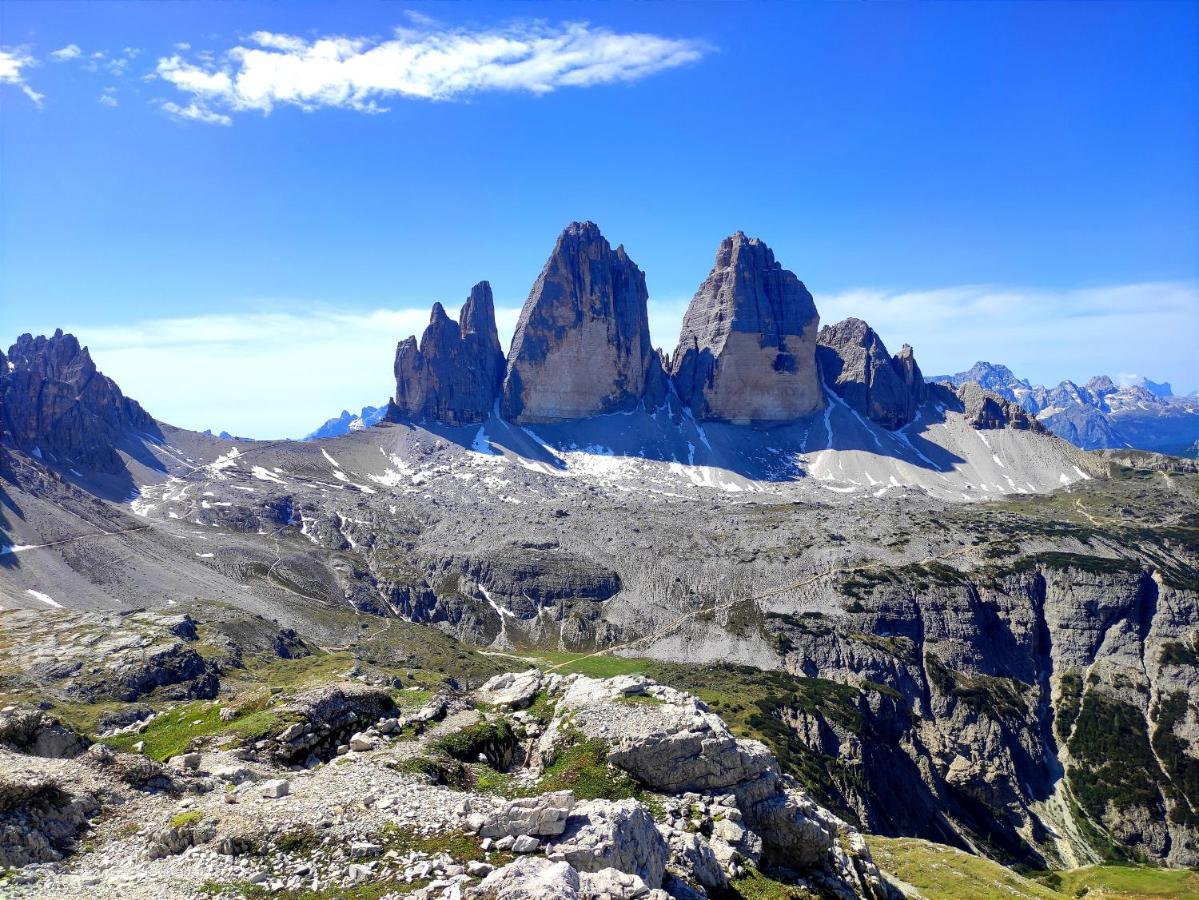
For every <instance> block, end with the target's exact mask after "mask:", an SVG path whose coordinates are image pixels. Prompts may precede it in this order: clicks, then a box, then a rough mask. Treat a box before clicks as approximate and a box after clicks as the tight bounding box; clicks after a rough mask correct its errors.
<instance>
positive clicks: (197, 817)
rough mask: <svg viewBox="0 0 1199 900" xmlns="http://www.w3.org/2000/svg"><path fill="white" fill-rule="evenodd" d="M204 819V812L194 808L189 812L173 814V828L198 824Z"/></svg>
mask: <svg viewBox="0 0 1199 900" xmlns="http://www.w3.org/2000/svg"><path fill="white" fill-rule="evenodd" d="M203 819H204V813H202V812H200V811H199V810H198V809H193V810H191V811H189V812H181V813H179V814H178V815H174V816H171V827H172V828H186V827H187V826H188V825H198V824H199V823H200V822H201V821H202V820H203Z"/></svg>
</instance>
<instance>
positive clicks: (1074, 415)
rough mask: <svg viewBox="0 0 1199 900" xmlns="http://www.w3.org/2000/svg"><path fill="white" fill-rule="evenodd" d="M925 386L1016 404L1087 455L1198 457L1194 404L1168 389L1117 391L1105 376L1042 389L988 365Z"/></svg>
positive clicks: (1146, 386) (1139, 385)
mask: <svg viewBox="0 0 1199 900" xmlns="http://www.w3.org/2000/svg"><path fill="white" fill-rule="evenodd" d="M930 380H932V381H943V382H949V383H951V384H953V385H954V386H956V387H961V386H962V385H964V384H968V383H971V382H973V383H975V384H978V385H979V386H980V387H982V388H984V389H985V390H987V391H990V392H991V393H993V394H996V395H998V396H999V397H1002V398H1004V399H1006V400H1009V401H1011V402H1013V403H1016V404H1018V405H1019V406H1020V407H1021V408H1022V409H1024V410H1025V411H1026V412H1028V413H1029V414H1030V415H1034V416H1036V417H1037V419H1038V420H1039V421H1040V422H1041V423H1042V424H1043V425H1044V426H1045V427H1046V428H1048V429H1049V430H1050V431H1052V432H1053V433H1054V434H1056V435H1057V436H1058V437H1060V438H1062V439H1064V440H1067V441H1069V442H1070V443H1072V444H1075V445H1077V446H1079V447H1082V448H1084V449H1087V450H1095V449H1101V448H1137V449H1141V450H1151V451H1157V452H1160V453H1171V454H1182V455H1187V456H1192V457H1193V456H1195V455H1196V454H1197V453H1199V398H1196V397H1195V396H1194V395H1192V396H1190V397H1176V396H1174V395H1173V393H1172V392H1171V389H1170V385H1169V384H1158V383H1156V382H1153V381H1149V380H1148V379H1145V378H1140V379H1134V380H1132V381H1131V382H1127V383H1124V384H1122V385H1117V384H1116V383H1115V382H1114V381H1112V379H1111V378H1109V377H1108V376H1106V375H1097V376H1095V377H1094V378H1091V379H1089V380H1088V381H1087V382H1086V383H1085V384H1076V383H1075V382H1073V381H1068V380H1067V381H1062V382H1060V383H1059V384H1058V385H1057V386H1056V387H1047V386H1045V385H1040V384H1032V383H1031V382H1030V381H1028V379H1024V378H1018V377H1017V376H1016V375H1015V373H1013V372H1012V370H1011V369H1009V368H1008V367H1007V366H1003V365H996V364H993V363H988V362H978V363H975V364H974V365H973V366H972V367H971V368H970V369H968V370H966V371H965V372H958V373H957V374H956V375H938V376H937V377H936V378H934V379H930Z"/></svg>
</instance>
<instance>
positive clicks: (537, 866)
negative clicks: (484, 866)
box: [469, 856, 579, 900]
mask: <svg viewBox="0 0 1199 900" xmlns="http://www.w3.org/2000/svg"><path fill="white" fill-rule="evenodd" d="M469 896H471V897H476V898H487V900H578V898H579V873H578V871H576V870H575V869H574V867H572V866H571V865H570V864H569V863H566V862H551V861H550V860H548V859H545V858H544V857H540V856H523V857H521V858H520V859H517V860H516V861H515V862H511V863H509V864H508V865H506V866H504V867H503V868H501V869H496V870H495V871H494V872H492V873H491V874H490V875H488V876H487V877H486V878H484V879H483V880H482V882H480V883H479V884H478V885H477V886H476V887H475V888H474V889H473V890H472V891H471V893H470V895H469Z"/></svg>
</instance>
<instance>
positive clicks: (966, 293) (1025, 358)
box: [816, 282, 1199, 390]
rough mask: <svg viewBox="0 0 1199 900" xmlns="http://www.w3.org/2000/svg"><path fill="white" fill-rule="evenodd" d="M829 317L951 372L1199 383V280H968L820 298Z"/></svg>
mask: <svg viewBox="0 0 1199 900" xmlns="http://www.w3.org/2000/svg"><path fill="white" fill-rule="evenodd" d="M816 306H817V308H818V309H819V310H820V320H821V322H822V323H826V324H831V323H833V322H837V321H840V320H841V319H844V318H846V317H848V316H856V317H857V318H859V319H865V320H866V321H867V322H869V323H870V325H871V326H872V327H873V328H874V329H875V331H877V332H878V333H879V335H880V336H881V337H882V339H883V341H884V342H885V343H886V344H887V348H888V349H889V350H890V351H891V352H895V351H896V350H898V349H899V347H900V345H901V344H904V343H909V344H911V345H912V346H913V347H914V348H915V350H916V359H917V361H918V362H919V363H920V368H921V369H922V370H923V371H924V372H925V374H928V375H943V374H951V373H953V372H959V371H962V370H964V369H967V368H969V367H970V366H971V365H972V364H973V363H975V362H976V361H978V360H986V361H988V362H994V363H1004V364H1005V365H1007V366H1009V367H1010V368H1011V369H1012V371H1014V372H1015V373H1016V375H1018V376H1019V377H1022V378H1028V379H1029V380H1031V381H1033V382H1034V383H1035V382H1042V383H1046V384H1057V382H1059V381H1061V380H1063V379H1067V378H1068V379H1071V380H1073V381H1083V380H1085V379H1087V378H1089V377H1090V376H1092V375H1099V374H1109V375H1111V374H1114V373H1116V372H1119V371H1130V370H1132V371H1138V372H1145V373H1147V374H1148V377H1150V378H1152V379H1153V380H1154V381H1172V382H1175V386H1176V388H1183V389H1184V390H1192V389H1194V388H1195V387H1196V386H1199V365H1197V364H1196V362H1195V348H1196V347H1199V284H1195V283H1186V282H1183V283H1177V282H1145V283H1141V284H1125V285H1115V286H1107V287H1094V288H1081V289H1075V290H1050V289H1044V288H1016V287H999V286H994V285H966V286H959V287H949V288H942V289H938V290H928V291H906V292H894V291H881V290H871V289H861V290H851V291H846V292H843V293H840V294H836V295H832V296H817V297H816Z"/></svg>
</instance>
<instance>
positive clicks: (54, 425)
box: [0, 328, 161, 474]
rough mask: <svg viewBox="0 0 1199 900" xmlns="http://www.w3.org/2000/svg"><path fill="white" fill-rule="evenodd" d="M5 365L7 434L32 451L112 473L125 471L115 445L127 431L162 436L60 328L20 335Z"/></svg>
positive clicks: (1, 407)
mask: <svg viewBox="0 0 1199 900" xmlns="http://www.w3.org/2000/svg"><path fill="white" fill-rule="evenodd" d="M3 368H4V370H5V374H6V377H5V378H4V379H3V380H2V381H0V390H2V391H3V399H2V401H0V416H2V417H3V420H4V422H3V430H4V431H5V432H6V433H7V434H8V435H11V438H12V441H13V443H14V444H16V446H17V447H18V448H19V449H21V450H23V451H25V452H27V453H31V454H32V455H34V456H41V457H42V458H43V459H46V460H48V461H53V462H57V463H59V464H62V465H69V466H72V467H74V468H76V469H83V470H92V471H97V472H104V473H110V474H111V473H117V472H120V471H122V469H123V468H124V464H123V463H122V461H121V458H120V456H119V455H118V454H117V452H116V450H115V447H116V445H117V444H118V443H119V442H120V441H121V439H122V438H123V437H124V436H125V435H126V434H128V433H130V432H134V433H136V434H138V435H144V436H149V437H151V438H153V439H156V440H157V439H160V438H161V433H160V432H159V429H158V425H157V423H155V421H154V419H153V418H152V417H151V416H150V415H149V414H148V413H147V412H146V411H145V410H144V409H142V408H141V406H140V405H139V404H138V403H137V402H136V401H135V400H131V399H129V398H127V397H126V396H125V395H124V394H122V393H121V389H120V388H119V387H117V385H116V383H115V382H114V381H113V380H112V379H110V378H107V377H105V376H104V375H103V374H101V373H100V372H99V371H98V370H97V369H96V364H95V363H94V362H92V357H91V354H90V353H89V352H88V350H87V348H86V347H82V346H80V344H79V341H78V339H77V338H76V337H75V336H74V335H73V334H64V333H63V331H62V329H61V328H60V329H58V330H57V331H55V332H54V334H53V335H52V336H51V337H46V336H44V335H39V336H37V337H34V336H33V335H31V334H23V335H21V336H20V337H19V338H17V341H16V343H15V344H13V345H12V346H11V347H10V348H9V350H8V354H7V359H6V360H5V362H4V366H3Z"/></svg>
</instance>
